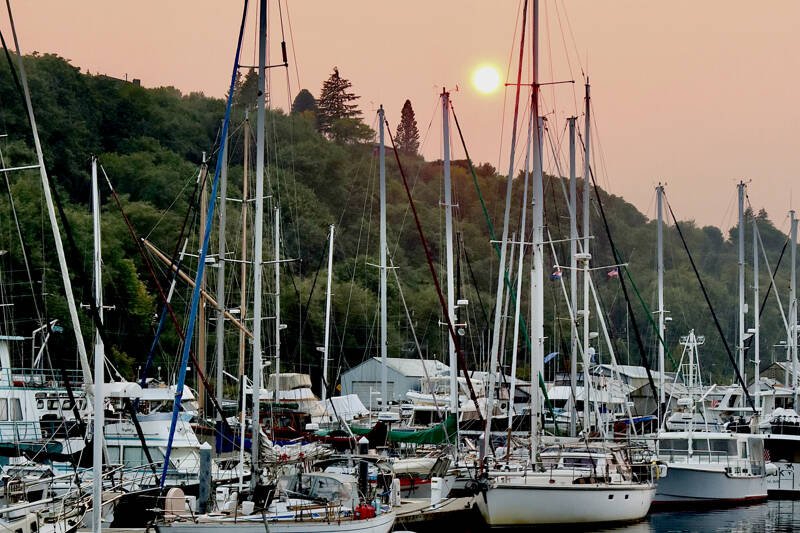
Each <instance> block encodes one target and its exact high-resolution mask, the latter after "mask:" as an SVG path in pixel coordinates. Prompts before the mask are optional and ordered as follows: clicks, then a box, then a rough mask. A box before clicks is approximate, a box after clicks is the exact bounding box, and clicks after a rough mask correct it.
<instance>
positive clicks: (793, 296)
mask: <svg viewBox="0 0 800 533" xmlns="http://www.w3.org/2000/svg"><path fill="white" fill-rule="evenodd" d="M790 213H791V221H792V222H791V228H792V229H791V238H792V243H791V256H792V274H791V277H790V283H791V284H790V285H789V346H791V350H792V385H791V386H792V389H793V391H794V403H793V404H792V405H794V409H797V218H795V215H794V210H792V211H790Z"/></svg>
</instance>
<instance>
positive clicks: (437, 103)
mask: <svg viewBox="0 0 800 533" xmlns="http://www.w3.org/2000/svg"><path fill="white" fill-rule="evenodd" d="M441 102H442V99H441V97H440V96H437V97H436V100H435V103H434V107H433V113H432V114H431V119H430V121H429V122H428V128H427V129H426V130H425V136H424V137H423V138H422V143H421V144H420V147H419V150H420V152H421V151H422V150H423V149H424V147H425V144H426V143H427V141H428V135H430V132H431V128H432V127H433V120H434V119H435V118H436V116H437V114H438V113H437V112H438V110H439V106H440V105H441ZM395 132H396V131H395ZM440 147H441V144H440ZM440 153H441V152H440ZM423 168H424V165H420V166H419V167H417V173H416V174H415V175H414V184H413V185H412V186H411V193H412V194H414V191H416V190H417V184H418V183H419V177H420V175H421V174H422V169H423ZM408 212H409V208H408V206H406V208H405V209H404V210H403V218H402V220H401V221H400V228H399V229H398V231H397V233H396V235H397V239H396V241H395V245H394V250H392V253H393V254H394V253H396V252H397V249H398V247H399V246H400V238H401V237H402V235H403V232H404V231H405V227H406V220H408ZM440 216H441V215H440Z"/></svg>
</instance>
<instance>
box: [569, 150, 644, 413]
mask: <svg viewBox="0 0 800 533" xmlns="http://www.w3.org/2000/svg"><path fill="white" fill-rule="evenodd" d="M581 140H582V139H581ZM589 175H590V177H591V180H592V185H593V188H594V196H595V199H596V201H597V206H598V208H599V210H600V217H601V218H602V220H603V227H604V228H605V230H606V236H607V237H608V242H609V245H610V246H611V252H612V253H613V256H614V262H615V263H616V264H618V265H621V264H623V260H622V258H621V254H620V252H619V250H618V249H617V247H616V246H615V245H614V238H613V237H612V236H611V227H610V226H609V224H608V218H606V211H605V208H604V207H603V201H602V199H601V197H600V189H599V187H598V186H597V180H596V179H595V177H594V172H593V171H592V167H591V166H589ZM584 179H586V176H584ZM623 269H624V270H625V271H626V272H627V271H628V268H627V267H625V266H623ZM629 275H630V274H629ZM617 277H618V279H619V282H620V285H621V286H622V294H623V295H624V296H625V303H626V304H627V307H628V314H629V315H630V317H631V322H632V323H633V333H634V338H635V339H636V344H637V346H638V347H639V355H640V356H641V359H642V364H643V366H644V370H645V372H646V373H647V381H648V383H649V384H650V390H651V391H652V392H653V398H658V397H659V396H658V390H657V389H656V383H655V381H654V380H653V373H652V372H651V371H650V361H649V360H648V358H647V351H646V350H645V346H644V341H643V340H642V333H641V331H639V323H638V322H637V321H636V316H635V315H634V314H633V306H632V305H631V300H630V297H629V296H628V287H627V285H626V283H625V276H624V275H623V276H617Z"/></svg>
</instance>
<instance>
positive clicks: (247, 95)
mask: <svg viewBox="0 0 800 533" xmlns="http://www.w3.org/2000/svg"><path fill="white" fill-rule="evenodd" d="M257 98H258V72H257V71H256V69H254V68H251V69H250V70H248V71H247V74H246V75H245V77H244V80H242V79H241V76H237V80H236V86H235V87H234V90H233V103H234V104H236V105H243V106H246V107H253V106H255V105H256V99H257Z"/></svg>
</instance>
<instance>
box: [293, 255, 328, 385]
mask: <svg viewBox="0 0 800 533" xmlns="http://www.w3.org/2000/svg"><path fill="white" fill-rule="evenodd" d="M324 260H325V254H324V253H322V254H320V255H319V264H317V271H316V273H315V274H314V281H313V282H312V283H311V289H310V290H309V291H308V298H307V299H306V305H305V310H303V307H302V302H300V304H301V307H300V313H301V315H302V317H303V318H302V319H301V320H300V333H299V334H298V336H297V343H295V348H294V353H293V354H292V357H293V358H298V355H300V356H301V357H302V353H300V343H301V342H303V334H304V333H305V331H306V326H307V325H308V313H309V311H310V310H311V297H312V296H313V295H314V289H315V288H316V286H317V278H319V272H320V270H322V264H323V263H324V262H325V261H324ZM289 276H290V277H291V278H292V285H294V276H292V273H291V269H289ZM295 291H297V287H296V286H295ZM297 296H298V300H299V297H300V293H299V292H298V293H297ZM300 368H301V370H302V368H303V363H302V359H300Z"/></svg>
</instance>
